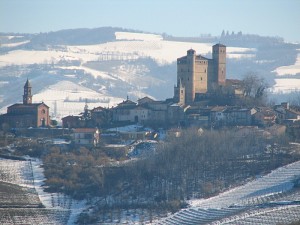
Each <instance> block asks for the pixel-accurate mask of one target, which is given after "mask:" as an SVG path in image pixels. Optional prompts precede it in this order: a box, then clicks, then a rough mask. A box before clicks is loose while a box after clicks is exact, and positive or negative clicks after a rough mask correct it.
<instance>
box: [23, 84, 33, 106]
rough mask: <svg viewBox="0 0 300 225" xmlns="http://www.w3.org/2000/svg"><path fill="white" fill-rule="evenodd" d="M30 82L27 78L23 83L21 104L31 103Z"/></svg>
mask: <svg viewBox="0 0 300 225" xmlns="http://www.w3.org/2000/svg"><path fill="white" fill-rule="evenodd" d="M31 88H32V87H31V84H30V82H29V80H28V79H27V81H26V83H25V85H24V95H23V104H24V105H28V104H32V94H31Z"/></svg>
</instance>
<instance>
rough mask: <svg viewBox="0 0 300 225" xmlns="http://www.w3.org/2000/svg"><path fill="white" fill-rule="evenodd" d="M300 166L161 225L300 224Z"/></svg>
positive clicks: (195, 205)
mask: <svg viewBox="0 0 300 225" xmlns="http://www.w3.org/2000/svg"><path fill="white" fill-rule="evenodd" d="M299 177H300V162H299V161H298V162H295V163H292V164H290V165H287V166H284V167H281V168H278V169H276V170H274V171H273V172H271V173H269V174H267V175H265V176H262V177H259V178H257V179H255V180H253V181H250V182H248V183H247V184H245V185H243V186H240V187H237V188H234V189H231V190H229V191H227V192H224V193H222V194H220V195H218V196H215V197H212V198H208V199H204V200H192V201H190V205H191V207H189V208H187V209H183V210H181V211H179V212H178V213H175V214H172V215H170V216H169V217H167V218H164V219H163V220H160V221H157V224H161V225H163V224H172V225H175V224H178V225H182V224H189V225H193V224H194V225H199V224H211V225H217V224H232V225H233V224H270V225H271V224H274V225H275V224H289V223H291V222H295V221H299V220H300V189H299Z"/></svg>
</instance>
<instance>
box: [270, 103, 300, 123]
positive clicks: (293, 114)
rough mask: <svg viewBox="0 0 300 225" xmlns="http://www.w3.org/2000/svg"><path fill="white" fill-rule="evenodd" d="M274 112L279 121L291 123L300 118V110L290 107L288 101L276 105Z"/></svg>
mask: <svg viewBox="0 0 300 225" xmlns="http://www.w3.org/2000/svg"><path fill="white" fill-rule="evenodd" d="M274 112H275V114H276V117H277V120H278V122H279V123H283V124H291V123H294V122H295V121H298V120H300V112H299V111H297V110H296V109H294V108H292V107H290V105H289V103H288V102H283V103H281V104H280V105H276V106H275V107H274Z"/></svg>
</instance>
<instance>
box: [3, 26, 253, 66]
mask: <svg viewBox="0 0 300 225" xmlns="http://www.w3.org/2000/svg"><path fill="white" fill-rule="evenodd" d="M115 35H116V39H117V41H115V42H108V43H104V44H98V45H84V46H61V48H59V49H49V50H48V51H27V50H15V51H11V52H9V53H8V54H5V55H1V56H0V66H1V67H3V66H9V65H29V64H34V63H37V64H45V63H46V64H51V63H57V62H59V61H61V60H67V61H68V60H79V61H80V62H82V63H85V62H88V61H97V60H98V59H99V56H101V55H103V53H105V52H108V53H114V54H120V55H122V54H126V53H130V54H137V55H138V56H140V57H145V56H148V57H151V58H153V59H154V60H156V61H157V62H158V63H160V64H166V63H172V62H174V61H176V59H177V58H178V57H181V56H183V55H186V51H187V50H188V49H190V48H193V49H194V50H196V52H197V54H208V53H211V51H212V49H211V48H212V45H213V43H205V44H203V43H191V42H174V41H165V40H163V38H162V37H161V36H160V35H153V34H141V33H130V32H116V34H115ZM249 52H252V53H253V54H255V49H249V48H238V47H227V57H229V58H239V57H252V56H253V54H249Z"/></svg>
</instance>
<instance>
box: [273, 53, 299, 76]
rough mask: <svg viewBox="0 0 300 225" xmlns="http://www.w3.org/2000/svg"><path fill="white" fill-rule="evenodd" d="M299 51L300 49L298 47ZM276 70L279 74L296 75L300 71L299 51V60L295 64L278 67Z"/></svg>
mask: <svg viewBox="0 0 300 225" xmlns="http://www.w3.org/2000/svg"><path fill="white" fill-rule="evenodd" d="M298 51H300V49H298ZM274 72H276V73H277V75H279V76H282V75H296V74H297V73H300V53H298V55H297V60H296V62H295V64H294V65H289V66H281V67H278V68H277V69H276V70H275V71H274Z"/></svg>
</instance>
